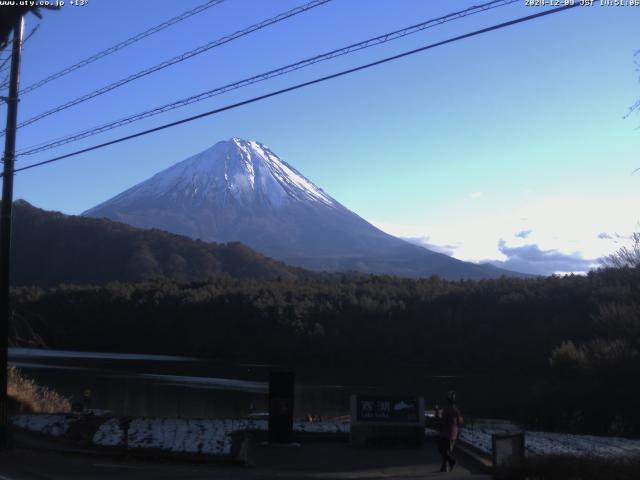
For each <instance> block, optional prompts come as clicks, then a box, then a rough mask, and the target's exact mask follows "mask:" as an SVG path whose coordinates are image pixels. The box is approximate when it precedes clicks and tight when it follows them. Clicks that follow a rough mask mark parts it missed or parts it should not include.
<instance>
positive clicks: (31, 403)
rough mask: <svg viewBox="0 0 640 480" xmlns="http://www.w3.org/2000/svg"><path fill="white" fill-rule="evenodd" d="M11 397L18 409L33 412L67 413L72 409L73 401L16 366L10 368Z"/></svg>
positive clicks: (8, 389)
mask: <svg viewBox="0 0 640 480" xmlns="http://www.w3.org/2000/svg"><path fill="white" fill-rule="evenodd" d="M7 380H8V387H7V391H8V394H9V397H11V398H13V399H14V400H15V401H16V402H17V404H18V409H19V410H22V411H28V412H33V413H67V412H70V411H71V402H70V401H69V399H68V398H65V397H63V396H61V395H60V394H59V393H58V392H56V391H55V390H50V389H48V388H47V387H42V386H40V385H38V384H37V383H36V382H35V381H34V380H32V379H30V378H27V377H25V376H24V375H23V373H22V372H21V371H20V370H19V369H17V368H15V367H9V369H8V377H7Z"/></svg>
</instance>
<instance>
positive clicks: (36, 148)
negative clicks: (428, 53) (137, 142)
mask: <svg viewBox="0 0 640 480" xmlns="http://www.w3.org/2000/svg"><path fill="white" fill-rule="evenodd" d="M519 1H520V0H493V1H491V2H488V3H485V4H482V5H478V6H473V7H470V8H467V9H465V10H461V11H458V12H454V13H450V14H448V15H445V16H442V17H438V18H434V19H431V20H427V21H425V22H422V23H418V24H416V25H412V26H410V27H406V28H403V29H400V30H395V31H393V32H389V33H385V34H383V35H379V36H377V37H374V38H370V39H368V40H364V41H362V42H358V43H354V44H351V45H348V46H346V47H342V48H339V49H336V50H332V51H330V52H327V53H323V54H320V55H316V56H314V57H311V58H307V59H305V60H301V61H298V62H296V63H292V64H289V65H286V66H284V67H280V68H277V69H274V70H270V71H268V72H265V73H261V74H259V75H255V76H253V77H249V78H246V79H244V80H240V81H238V82H234V83H231V84H228V85H225V86H223V87H218V88H215V89H213V90H208V91H205V92H202V93H199V94H197V95H192V96H190V97H186V98H183V99H181V100H177V101H174V102H171V103H168V104H165V105H162V106H160V107H155V108H153V109H150V110H146V111H144V112H140V113H137V114H134V115H130V116H128V117H124V118H121V119H119V120H115V121H113V122H110V123H106V124H103V125H100V126H98V127H93V128H90V129H87V130H83V131H81V132H78V133H75V134H72V135H67V136H65V137H62V138H58V139H55V140H49V141H47V142H44V143H41V144H38V145H33V146H31V147H28V148H26V149H24V150H22V151H21V152H19V154H18V156H25V155H34V154H36V153H40V152H43V151H45V150H50V149H52V148H56V147H59V146H62V145H66V144H68V143H72V142H76V141H79V140H82V139H84V138H87V137H91V136H93V135H98V134H100V133H104V132H106V131H109V130H113V129H115V128H119V127H122V126H125V125H128V124H130V123H134V122H136V121H139V120H143V119H145V118H150V117H153V116H156V115H159V114H161V113H165V112H168V111H171V110H175V109H177V108H181V107H185V106H187V105H191V104H193V103H197V102H201V101H203V100H207V99H209V98H211V97H214V96H217V95H222V94H224V93H227V92H229V91H232V90H237V89H239V88H242V87H246V86H249V85H253V84H255V83H259V82H263V81H266V80H269V79H271V78H274V77H278V76H281V75H285V74H287V73H291V72H293V71H296V70H300V69H302V68H305V67H308V66H311V65H314V64H316V63H319V62H323V61H327V60H331V59H333V58H336V57H339V56H343V55H347V54H350V53H353V52H356V51H359V50H363V49H365V48H369V47H373V46H375V45H380V44H382V43H386V42H390V41H392V40H397V39H399V38H402V37H405V36H407V35H411V34H414V33H417V32H420V31H423V30H425V29H427V28H432V27H435V26H438V25H442V24H443V23H446V22H449V21H452V20H457V19H460V18H463V17H466V16H468V15H473V14H476V13H480V12H484V11H487V10H491V9H493V8H497V7H502V6H505V5H510V4H512V3H515V2H519Z"/></svg>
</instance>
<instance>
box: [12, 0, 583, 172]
mask: <svg viewBox="0 0 640 480" xmlns="http://www.w3.org/2000/svg"><path fill="white" fill-rule="evenodd" d="M578 6H580V5H579V4H577V3H576V4H573V5H565V6H562V7H558V8H554V9H551V10H544V11H542V12H538V13H535V14H532V15H527V16H525V17H520V18H516V19H514V20H510V21H508V22H504V23H500V24H497V25H493V26H491V27H487V28H483V29H480V30H475V31H473V32H470V33H466V34H463V35H458V36H456V37H452V38H449V39H447V40H442V41H440V42H436V43H432V44H430V45H425V46H423V47H420V48H416V49H414V50H409V51H406V52H403V53H400V54H397V55H393V56H391V57H386V58H383V59H381V60H377V61H375V62H371V63H367V64H364V65H360V66H358V67H354V68H350V69H348V70H343V71H340V72H337V73H333V74H331V75H326V76H324V77H320V78H316V79H314V80H309V81H307V82H303V83H299V84H296V85H293V86H290V87H287V88H283V89H281V90H276V91H273V92H270V93H267V94H264V95H260V96H257V97H253V98H250V99H248V100H244V101H241V102H237V103H234V104H231V105H226V106H224V107H221V108H216V109H214V110H210V111H208V112H204V113H200V114H198V115H193V116H191V117H187V118H183V119H181V120H177V121H175V122H170V123H166V124H164V125H160V126H158V127H154V128H150V129H148V130H143V131H140V132H137V133H134V134H131V135H127V136H124V137H120V138H116V139H115V140H111V141H108V142H104V143H101V144H98V145H93V146H91V147H87V148H83V149H81V150H76V151H75V152H71V153H67V154H65V155H60V156H58V157H55V158H51V159H48V160H44V161H41V162H37V163H33V164H31V165H27V166H24V167H20V168H17V169H15V170H14V172H16V173H17V172H21V171H25V170H29V169H32V168H36V167H40V166H42V165H47V164H50V163H54V162H58V161H60V160H63V159H65V158H70V157H74V156H77V155H80V154H82V153H86V152H91V151H93V150H98V149H101V148H104V147H108V146H110V145H115V144H117V143H121V142H124V141H127V140H131V139H134V138H137V137H142V136H145V135H149V134H151V133H155V132H158V131H160V130H165V129H167V128H171V127H175V126H178V125H182V124H184V123H189V122H192V121H194V120H198V119H200V118H204V117H208V116H211V115H215V114H218V113H221V112H224V111H227V110H232V109H235V108H238V107H241V106H244V105H248V104H251V103H255V102H258V101H261V100H265V99H267V98H271V97H275V96H278V95H282V94H284V93H287V92H291V91H294V90H298V89H301V88H304V87H308V86H310V85H315V84H317V83H321V82H325V81H327V80H332V79H334V78H338V77H342V76H345V75H349V74H351V73H355V72H359V71H361V70H366V69H369V68H372V67H375V66H377V65H382V64H385V63H388V62H392V61H395V60H398V59H400V58H404V57H408V56H410V55H415V54H417V53H420V52H424V51H426V50H430V49H432V48H436V47H440V46H442V45H446V44H449V43H453V42H457V41H460V40H463V39H466V38H470V37H474V36H477V35H481V34H484V33H488V32H491V31H494V30H499V29H502V28H506V27H509V26H512V25H516V24H519V23H524V22H527V21H531V20H534V19H537V18H540V17H544V16H547V15H552V14H554V13H559V12H562V11H565V10H569V9H571V8H575V7H578Z"/></svg>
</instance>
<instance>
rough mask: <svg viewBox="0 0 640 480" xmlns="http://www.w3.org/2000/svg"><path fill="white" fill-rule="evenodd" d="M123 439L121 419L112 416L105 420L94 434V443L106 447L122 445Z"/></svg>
mask: <svg viewBox="0 0 640 480" xmlns="http://www.w3.org/2000/svg"><path fill="white" fill-rule="evenodd" d="M123 440H124V431H123V430H122V427H120V421H119V420H118V419H117V418H110V419H109V420H107V421H106V422H104V423H103V424H102V425H100V428H99V429H98V431H97V432H96V433H95V434H94V435H93V443H94V444H95V445H102V446H105V447H116V446H118V445H122V442H123Z"/></svg>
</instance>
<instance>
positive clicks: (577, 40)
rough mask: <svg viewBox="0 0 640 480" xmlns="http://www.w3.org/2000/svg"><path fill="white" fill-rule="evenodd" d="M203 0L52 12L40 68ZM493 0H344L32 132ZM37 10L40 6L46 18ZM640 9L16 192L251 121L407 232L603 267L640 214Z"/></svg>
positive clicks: (357, 205) (50, 91)
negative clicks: (638, 58)
mask: <svg viewBox="0 0 640 480" xmlns="http://www.w3.org/2000/svg"><path fill="white" fill-rule="evenodd" d="M203 2H204V0H193V1H192V0H189V1H187V0H183V1H180V2H175V1H168V0H160V1H151V0H144V1H136V2H131V1H127V0H109V1H106V0H90V1H89V3H88V5H86V6H84V7H72V6H69V5H67V6H65V7H64V8H63V9H62V10H61V11H60V12H57V13H49V12H46V13H45V17H44V19H43V21H42V22H41V25H40V28H39V30H38V31H37V33H36V34H35V35H34V36H33V37H32V38H31V39H30V40H29V42H28V43H27V44H26V46H25V51H24V57H23V70H22V79H21V82H22V86H27V85H30V84H31V83H33V82H35V81H37V80H40V79H41V78H43V77H45V76H46V75H48V74H51V73H53V72H55V71H57V70H59V69H61V68H63V67H66V66H68V65H70V64H72V63H75V62H76V61H79V60H81V59H83V58H85V57H86V56H88V55H91V54H93V53H95V52H97V51H99V50H102V49H104V48H107V47H109V46H111V45H113V44H114V43H117V42H119V41H121V40H123V39H125V38H127V37H129V36H132V35H134V34H136V33H138V32H140V31H142V30H144V29H146V28H148V27H150V26H153V25H155V24H158V23H160V22H162V21H164V20H166V19H168V18H169V17H172V16H174V15H177V14H180V13H182V12H183V11H185V10H187V9H189V8H191V7H193V6H196V5H199V4H200V3H203ZM302 3H304V2H303V1H298V2H295V1H289V0H272V1H264V0H227V1H226V2H224V3H222V4H221V5H219V6H216V7H214V8H211V9H209V10H208V11H207V12H206V13H203V14H201V15H197V16H195V17H193V18H191V19H189V20H186V21H184V22H182V23H180V24H178V25H175V26H173V27H170V28H169V29H167V30H165V31H164V32H162V33H160V34H158V35H154V36H152V37H149V38H147V39H145V40H142V41H140V42H138V43H137V44H135V45H134V46H131V47H129V48H127V49H125V50H123V51H121V52H118V53H117V54H114V55H112V56H110V57H107V58H105V59H103V60H101V61H98V62H95V63H94V64H92V65H90V66H88V67H86V68H83V69H81V70H78V71H77V72H75V73H73V74H71V75H68V76H66V77H64V79H61V80H58V81H56V82H52V83H51V84H49V85H47V86H45V87H43V88H41V89H39V90H37V91H34V92H32V93H29V94H27V95H25V96H24V98H23V99H22V101H21V103H20V119H21V120H25V119H28V118H30V117H32V116H33V115H36V114H38V113H40V112H42V111H44V110H47V109H49V108H51V107H54V106H56V105H58V104H60V103H63V102H65V101H67V100H70V99H73V98H75V97H77V96H80V95H82V94H84V93H87V92H89V91H92V90H94V89H97V88H99V87H102V86H104V85H106V84H107V83H109V82H112V81H115V80H118V79H120V78H122V77H124V76H127V75H129V74H132V73H135V72H137V71H138V70H141V69H143V68H146V67H149V66H151V65H154V64H155V63H158V62H161V61H163V60H165V59H167V58H170V57H172V56H174V55H177V54H179V53H181V52H183V51H186V50H189V49H192V48H195V47H197V46H199V45H202V44H204V43H207V42H209V41H211V40H214V39H216V38H218V37H221V36H224V35H227V34H229V33H232V32H235V31H236V30H238V29H241V28H245V27H247V26H250V25H252V24H254V23H257V22H258V21H261V20H263V19H266V18H268V17H271V16H274V15H276V14H278V13H280V12H282V11H285V10H287V9H290V8H293V7H295V6H298V5H300V4H302ZM477 3H479V2H477V1H475V0H472V1H466V0H460V1H444V0H442V1H440V0H430V1H424V0H394V1H390V0H334V1H332V2H330V3H328V4H327V5H324V6H321V7H318V8H315V9H313V10H311V11H309V12H307V13H305V14H302V15H298V16H296V17H294V18H292V19H290V20H287V21H286V22H282V23H280V24H277V25H274V26H271V27H268V28H266V29H264V30H261V31H259V32H256V33H254V34H252V35H249V36H247V37H244V38H242V39H239V40H237V41H234V42H232V43H230V44H227V45H225V46H223V47H220V48H216V49H214V50H212V51H209V52H207V53H205V54H203V55H200V56H198V57H196V58H194V59H191V60H188V61H186V62H183V63H181V64H180V65H176V66H173V67H170V68H167V69H165V70H164V71H162V72H159V73H157V74H154V75H151V76H149V77H147V78H145V79H141V80H138V81H136V82H132V83H131V84H129V85H127V86H125V87H123V88H119V89H117V90H115V91H113V92H110V93H108V94H106V95H104V96H102V97H100V98H97V99H94V100H92V101H88V102H85V103H83V104H82V105H80V106H77V107H74V108H71V109H69V110H67V111H65V112H62V113H60V114H58V115H54V116H51V117H49V118H47V119H44V120H42V121H41V122H38V123H35V124H33V125H31V126H27V127H25V128H23V129H21V130H19V133H18V147H19V148H24V147H28V146H30V145H33V144H37V143H40V142H43V141H46V140H49V139H52V138H56V137H59V136H63V135H65V134H67V133H70V132H75V131H78V130H82V129H84V128H87V127H90V126H93V125H97V124H101V123H104V122H107V121H110V120H114V119H117V118H120V117H122V116H125V115H127V114H131V113H136V112H138V111H141V110H145V109H147V108H150V107H154V106H156V105H159V104H163V103H167V102H169V101H172V100H176V99H179V98H182V97H185V96H188V95H191V94H194V93H198V92H200V91H203V90H207V89H211V88H214V87H216V86H221V85H224V84H226V83H229V82H232V81H236V80H240V79H243V78H245V77H249V76H251V75H255V74H258V73H261V72H263V71H266V70H269V69H272V68H275V67H278V66H281V65H284V64H287V63H291V62H293V61H297V60H300V59H303V58H307V57H310V56H313V55H316V54H319V53H322V52H325V51H328V50H331V49H334V48H338V47H341V46H344V45H347V44H349V43H353V42H356V41H360V40H364V39H366V38H369V37H372V36H376V35H379V34H382V33H385V32H388V31H392V30H395V29H398V28H402V27H405V26H408V25H411V24H415V23H418V22H420V21H424V20H428V19H430V18H433V17H437V16H441V15H444V14H446V13H450V12H452V11H455V10H460V9H463V8H466V7H468V6H471V5H474V4H477ZM537 11H540V8H532V7H525V6H524V1H523V2H522V3H517V4H514V5H511V6H506V7H502V8H498V9H494V10H491V11H489V12H486V13H482V14H478V15H474V16H472V17H467V18H465V19H461V20H458V21H454V22H450V23H448V24H446V25H442V26H439V27H436V28H433V29H430V30H427V31H424V32H421V33H418V34H415V35H412V36H410V37H407V38H404V39H401V40H397V41H394V42H391V43H389V44H387V45H384V46H378V47H374V48H371V49H368V50H365V51H362V52H358V53H356V54H353V55H348V56H346V57H342V58H340V59H336V60H332V61H329V62H324V63H321V64H318V65H315V66H313V67H310V68H308V69H304V70H301V71H298V72H296V73H294V74H291V75H287V76H284V77H281V78H278V79H273V80H269V81H267V82H264V83H261V84H259V85H254V86H252V87H248V88H243V89H240V90H237V91H235V92H232V93H229V94H225V95H224V96H219V97H216V98H213V99H210V100H208V101H205V102H202V103H199V104H196V105H192V106H190V107H187V108H183V109H179V110H176V111H174V112H171V113H167V114H164V115H161V116H158V117H155V118H153V119H149V120H145V121H142V122H138V123H136V124H134V125H131V126H129V127H125V128H123V129H119V130H115V131H112V132H110V133H108V134H105V135H102V136H99V137H93V138H91V139H87V140H85V141H81V142H78V143H76V144H73V145H70V146H67V147H62V148H60V149H56V150H51V151H49V152H46V153H43V154H38V155H35V156H31V157H24V158H22V159H20V160H19V162H18V164H17V166H18V167H19V166H22V165H26V164H27V163H32V162H35V161H41V160H46V159H47V158H50V157H51V156H53V155H58V154H63V153H66V152H68V151H71V150H75V149H77V148H81V147H84V146H89V145H92V144H94V143H96V142H98V141H106V140H109V139H111V138H115V137H118V136H121V135H125V134H128V133H133V132H135V131H138V130H140V129H143V128H149V127H153V126H155V125H157V124H159V123H164V122H168V121H171V120H176V119H179V118H182V117H185V116H188V115H192V114H196V113H200V112H202V111H205V110H209V109H213V108H216V107H219V106H223V105H226V104H229V103H233V102H235V101H239V100H242V99H245V98H248V97H252V96H256V95H259V94H263V93H266V92H269V91H271V90H275V89H278V88H282V87H285V86H288V85H291V84H293V83H297V82H300V81H305V80H308V79H312V78H315V77H318V76H322V75H326V74H329V73H333V72H336V71H339V70H341V69H344V68H348V67H352V66H355V65H359V64H361V63H366V62H369V61H373V60H376V59H379V58H382V57H385V56H388V55H392V54H395V53H399V52H402V51H405V50H410V49H412V48H417V47H419V46H422V45H425V44H428V43H433V42H436V41H439V40H443V39H445V38H448V37H451V36H455V35H459V34H461V33H466V32H468V31H471V30H476V29H479V28H483V27H486V26H489V25H492V24H495V23H499V22H502V21H505V20H509V19H513V18H516V17H519V16H523V15H528V14H532V13H535V12H537ZM37 22H38V21H37V19H36V18H35V17H29V18H28V19H27V28H26V30H27V32H28V31H30V29H31V28H32V27H33V26H34V25H35V24H36V23H37ZM639 26H640V7H600V6H594V7H591V8H576V9H573V10H570V11H567V12H562V13H559V14H555V15H552V16H547V17H544V18H541V19H538V20H535V21H532V22H528V23H526V24H521V25H516V26H513V27H509V28H507V29H504V30H499V31H495V32H491V33H488V34H486V35H483V36H480V37H475V38H472V39H467V40H463V41H460V42H456V43H454V44H450V45H446V46H444V47H441V48H437V49H434V50H430V51H427V52H424V53H421V54H418V55H414V56H412V57H409V58H405V59H402V60H399V61H396V62H392V63H389V64H386V65H383V66H380V67H376V68H374V69H370V70H367V71H364V72H359V73H356V74H354V75H351V76H349V77H344V78H341V79H337V80H333V81H330V82H326V83H323V84H321V85H316V86H312V87H309V88H306V89H303V90H299V91H296V92H292V93H289V94H286V95H283V96H279V97H276V98H272V99H269V100H266V101H264V102H260V103H256V104H253V105H250V106H246V107H241V108H238V109H236V110H233V111H229V112H226V113H223V114H220V115H218V116H215V117H209V118H207V119H203V120H199V121H196V122H193V123H190V124H187V125H182V126H180V127H176V128H173V129H170V130H166V131H163V132H161V133H158V134H154V135H150V136H147V137H144V138H141V139H136V140H133V141H130V142H126V143H122V144H120V145H117V146H113V147H109V148H105V149H103V150H100V151H96V152H92V153H88V154H85V155H82V156H78V157H75V158H71V159H67V160H63V161H61V162H58V163H57V164H54V165H50V166H45V167H42V168H38V169H34V170H30V171H27V172H24V173H20V174H18V175H17V177H16V184H15V196H16V198H24V199H26V200H28V201H30V202H31V203H33V204H35V205H36V206H39V207H41V208H45V209H50V210H59V211H62V212H65V213H69V214H78V213H80V212H82V211H84V210H86V209H88V208H90V207H92V206H94V205H96V204H97V203H100V202H102V201H104V200H106V199H107V198H110V197H111V196H113V195H115V194H117V193H119V192H120V191H122V190H124V189H126V188H128V187H130V186H132V185H133V184H135V183H138V182H140V181H142V180H144V179H146V178H148V177H149V176H151V175H152V174H154V173H156V172H157V171H159V170H162V169H164V168H166V167H168V166H170V165H172V164H174V163H176V162H177V161H180V160H182V159H184V158H186V157H188V156H190V155H192V154H194V153H197V152H199V151H201V150H203V149H205V148H207V147H209V146H211V145H212V144H214V143H215V142H217V141H220V140H224V139H229V138H231V137H233V136H238V137H242V138H246V139H255V140H258V141H260V142H262V143H265V144H267V145H268V146H269V147H270V148H271V149H272V150H273V151H274V152H276V153H277V154H278V155H279V156H280V157H281V158H283V159H284V160H286V161H287V162H289V163H291V164H292V165H293V166H295V167H296V168H297V169H298V170H299V171H301V172H302V173H303V174H305V175H306V176H307V177H308V178H310V179H311V180H312V181H313V182H315V183H316V184H317V185H319V186H320V187H322V188H323V189H324V190H325V191H326V192H327V193H329V194H330V195H332V196H333V197H334V198H336V199H337V200H338V201H340V202H341V203H343V204H344V205H346V206H347V207H349V208H350V209H352V210H353V211H355V212H356V213H358V214H359V215H361V216H362V217H364V218H366V219H367V220H369V221H371V222H372V223H374V224H375V225H377V226H379V227H381V228H382V229H384V230H386V231H388V232H389V233H392V234H395V235H399V236H402V237H407V238H412V239H413V240H412V241H415V242H417V243H422V244H425V245H428V246H430V247H431V248H435V249H437V250H440V251H444V252H447V253H449V254H451V255H453V256H455V257H457V258H460V259H463V260H470V261H486V260H491V261H494V262H497V263H500V264H502V265H504V266H507V267H510V268H515V269H520V270H527V271H534V272H538V273H552V272H568V271H584V270H586V269H588V268H589V266H590V265H593V264H594V260H595V259H597V258H598V257H599V256H602V255H605V254H607V253H609V252H611V251H613V250H615V249H616V248H618V247H619V246H620V245H622V244H623V243H624V242H625V241H627V237H628V236H629V234H630V233H631V232H632V231H633V230H634V229H636V230H637V229H639V228H640V226H639V224H638V222H639V221H640V213H639V210H640V209H639V207H638V205H640V174H636V175H631V172H632V171H633V170H634V169H635V168H637V167H639V166H640V155H639V152H640V148H639V147H640V130H638V126H640V116H638V115H631V116H630V117H629V118H628V119H626V120H625V119H623V116H624V115H625V113H626V112H627V110H628V107H629V106H630V105H632V104H633V103H634V102H635V101H636V100H637V99H638V98H639V97H640V85H639V83H638V75H639V74H638V72H637V71H636V70H635V65H634V55H633V54H634V51H635V50H637V49H640V38H639V36H638V31H640V29H639V28H638V27H639ZM0 113H1V114H2V115H4V114H5V109H4V108H3V109H2V110H1V111H0Z"/></svg>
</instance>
